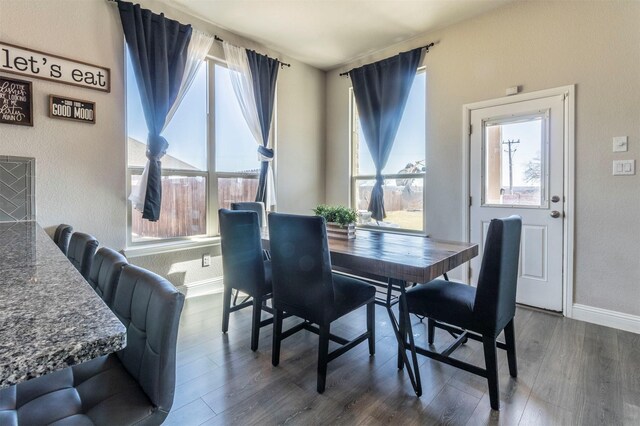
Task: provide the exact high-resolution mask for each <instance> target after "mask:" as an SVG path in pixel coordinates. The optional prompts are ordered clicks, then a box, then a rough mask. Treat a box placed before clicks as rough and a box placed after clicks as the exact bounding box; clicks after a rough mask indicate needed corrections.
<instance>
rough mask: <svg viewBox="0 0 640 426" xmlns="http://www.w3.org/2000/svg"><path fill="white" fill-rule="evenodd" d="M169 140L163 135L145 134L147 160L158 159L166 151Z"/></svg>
mask: <svg viewBox="0 0 640 426" xmlns="http://www.w3.org/2000/svg"><path fill="white" fill-rule="evenodd" d="M168 147H169V142H167V140H166V139H165V138H164V136H160V135H156V134H152V133H149V136H147V151H146V154H147V158H148V159H149V160H152V161H153V160H159V159H161V158H162V156H164V154H166V153H167V148H168Z"/></svg>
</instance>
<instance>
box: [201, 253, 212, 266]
mask: <svg viewBox="0 0 640 426" xmlns="http://www.w3.org/2000/svg"><path fill="white" fill-rule="evenodd" d="M207 266H211V255H210V254H203V255H202V267H203V268H206V267H207Z"/></svg>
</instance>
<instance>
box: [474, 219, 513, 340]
mask: <svg viewBox="0 0 640 426" xmlns="http://www.w3.org/2000/svg"><path fill="white" fill-rule="evenodd" d="M521 229H522V220H521V218H520V217H519V216H515V215H514V216H509V217H507V218H504V219H493V220H492V221H491V223H490V224H489V230H488V231H487V237H486V242H485V245H484V254H483V257H482V266H481V267H480V274H479V276H478V289H477V291H476V298H475V302H474V315H475V316H476V318H477V319H478V320H479V321H480V323H481V324H482V325H483V328H485V329H486V330H487V331H493V332H496V333H497V332H499V331H501V330H502V329H503V328H504V327H505V326H506V325H507V324H508V323H509V321H511V319H513V317H514V315H515V310H516V289H517V284H518V262H519V256H520V232H521Z"/></svg>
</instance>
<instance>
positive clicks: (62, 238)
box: [53, 223, 73, 256]
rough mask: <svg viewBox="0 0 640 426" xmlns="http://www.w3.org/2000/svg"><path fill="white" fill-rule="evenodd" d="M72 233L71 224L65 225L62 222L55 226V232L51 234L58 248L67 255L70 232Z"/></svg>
mask: <svg viewBox="0 0 640 426" xmlns="http://www.w3.org/2000/svg"><path fill="white" fill-rule="evenodd" d="M72 233H73V226H71V225H65V224H64V223H63V224H61V225H58V227H57V228H56V232H55V233H54V234H53V242H54V243H56V245H57V246H58V248H59V249H60V250H61V251H62V253H64V255H65V256H66V255H67V250H68V249H69V240H70V239H71V234H72Z"/></svg>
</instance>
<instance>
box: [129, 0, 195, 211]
mask: <svg viewBox="0 0 640 426" xmlns="http://www.w3.org/2000/svg"><path fill="white" fill-rule="evenodd" d="M118 9H119V11H120V19H121V21H122V29H123V31H124V35H125V39H126V41H127V46H128V48H129V53H130V56H131V62H132V65H133V70H134V73H135V75H136V80H137V82H138V90H139V91H140V99H141V100H142V109H143V110H144V118H145V121H146V123H147V128H148V130H149V136H148V139H147V158H148V159H149V179H148V181H147V192H146V197H145V200H144V211H143V213H142V217H143V218H144V219H148V220H150V221H157V220H158V219H159V217H160V205H161V203H162V181H161V177H162V165H161V162H160V159H161V158H162V156H163V155H164V154H165V153H166V151H167V147H168V146H169V143H168V142H167V140H166V139H165V138H164V137H162V136H161V135H160V132H161V131H162V128H163V127H164V123H165V120H166V118H167V113H168V112H169V109H170V108H171V106H172V105H173V103H174V102H175V100H176V97H177V95H178V89H179V88H180V82H181V81H182V75H183V74H184V67H185V62H186V59H187V47H188V46H189V41H190V40H191V31H192V30H191V25H183V24H181V23H179V22H178V21H174V20H171V19H167V18H165V17H164V14H160V15H156V14H154V13H153V12H151V11H150V10H147V9H142V8H140V5H138V4H136V5H134V4H132V3H128V2H124V1H119V2H118Z"/></svg>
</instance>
